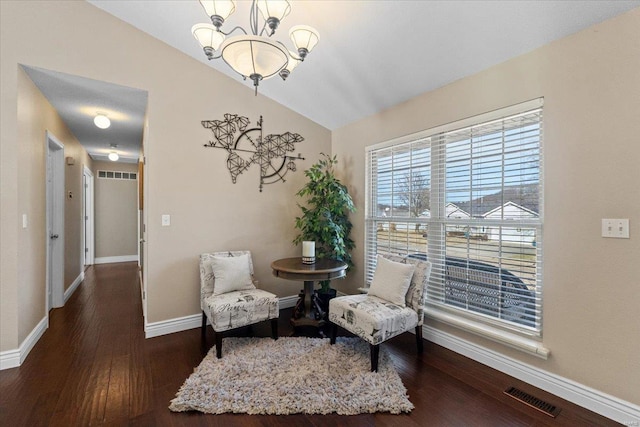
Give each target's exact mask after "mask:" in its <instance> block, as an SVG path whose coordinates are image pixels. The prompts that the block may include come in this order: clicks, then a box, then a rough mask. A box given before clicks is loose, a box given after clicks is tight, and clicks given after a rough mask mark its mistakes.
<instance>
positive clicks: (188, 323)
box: [144, 314, 202, 338]
mask: <svg viewBox="0 0 640 427" xmlns="http://www.w3.org/2000/svg"><path fill="white" fill-rule="evenodd" d="M200 326H202V314H192V315H191V316H184V317H178V318H175V319H169V320H161V321H159V322H152V323H146V324H145V325H144V336H145V338H154V337H159V336H161V335H167V334H173V333H174V332H182V331H187V330H189V329H194V328H199V327H200Z"/></svg>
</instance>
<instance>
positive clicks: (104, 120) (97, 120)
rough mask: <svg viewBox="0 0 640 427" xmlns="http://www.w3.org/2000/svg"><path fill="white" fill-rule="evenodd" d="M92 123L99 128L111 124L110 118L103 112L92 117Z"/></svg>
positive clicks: (104, 127)
mask: <svg viewBox="0 0 640 427" xmlns="http://www.w3.org/2000/svg"><path fill="white" fill-rule="evenodd" d="M93 123H94V124H95V125H96V126H97V127H99V128H100V129H106V128H108V127H109V126H111V120H109V117H107V116H105V115H104V114H98V115H96V116H95V117H94V118H93Z"/></svg>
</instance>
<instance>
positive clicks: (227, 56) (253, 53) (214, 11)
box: [191, 0, 320, 95]
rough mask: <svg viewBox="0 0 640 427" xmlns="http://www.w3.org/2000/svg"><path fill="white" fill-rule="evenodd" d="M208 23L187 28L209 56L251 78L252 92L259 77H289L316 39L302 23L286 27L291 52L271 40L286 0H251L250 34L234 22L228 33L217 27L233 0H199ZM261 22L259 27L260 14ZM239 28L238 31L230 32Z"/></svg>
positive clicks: (285, 10) (285, 9)
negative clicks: (237, 33) (291, 47)
mask: <svg viewBox="0 0 640 427" xmlns="http://www.w3.org/2000/svg"><path fill="white" fill-rule="evenodd" d="M199 1H200V4H202V7H203V8H204V10H205V12H206V13H207V15H208V16H209V17H210V18H211V24H196V25H194V26H193V28H192V29H191V32H192V33H193V36H194V37H195V38H196V40H198V42H199V43H200V45H201V46H202V48H203V50H204V53H205V55H206V56H207V58H208V59H209V60H211V59H217V58H220V57H221V58H222V59H223V60H224V62H226V63H227V65H229V66H230V67H231V68H232V69H233V70H234V71H235V72H236V73H238V74H240V75H241V76H242V77H243V78H244V79H245V80H246V79H247V78H249V79H251V80H252V81H253V86H254V87H255V93H256V95H257V94H258V85H259V84H260V81H261V80H263V79H268V78H270V77H273V76H274V75H276V74H278V75H279V76H280V77H282V79H283V80H286V79H287V77H289V74H291V72H292V71H293V69H294V68H296V67H297V66H298V64H299V63H300V62H302V61H304V59H305V57H306V56H307V54H308V53H309V52H311V50H313V48H314V47H315V45H316V44H317V43H318V40H319V39H320V36H319V35H318V32H317V31H316V30H315V29H313V28H311V27H309V26H306V25H296V26H294V27H292V28H291V30H289V37H290V38H291V41H292V42H293V45H294V46H295V49H296V52H295V53H294V52H291V51H290V50H289V49H287V47H286V46H285V45H284V44H282V43H281V42H279V41H277V40H274V39H272V38H271V36H273V35H274V33H275V32H276V29H277V28H278V25H279V24H280V22H281V21H282V20H283V19H284V18H285V17H286V16H287V15H288V14H289V12H291V5H290V4H289V2H288V1H287V0H253V2H252V3H251V12H250V16H249V24H250V27H251V28H250V29H251V34H249V33H247V31H246V30H245V29H244V28H242V27H240V26H237V27H235V28H233V29H232V30H231V31H229V32H228V33H225V32H224V31H222V30H221V27H222V24H224V21H225V19H227V18H228V17H229V16H230V15H231V14H232V13H233V12H234V11H235V9H236V4H235V1H233V0H199ZM260 14H261V15H262V17H263V19H264V22H262V28H260V19H259V18H260V16H259V15H260ZM236 30H237V31H239V32H241V33H242V34H239V35H234V36H232V33H234V32H235V31H236Z"/></svg>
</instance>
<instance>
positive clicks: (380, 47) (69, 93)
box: [28, 0, 640, 158]
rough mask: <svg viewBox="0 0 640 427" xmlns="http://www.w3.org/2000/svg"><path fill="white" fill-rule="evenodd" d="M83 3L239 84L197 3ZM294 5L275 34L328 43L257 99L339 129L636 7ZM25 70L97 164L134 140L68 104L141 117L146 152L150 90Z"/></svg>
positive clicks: (240, 8) (634, 0) (589, 0)
mask: <svg viewBox="0 0 640 427" xmlns="http://www.w3.org/2000/svg"><path fill="white" fill-rule="evenodd" d="M87 1H88V2H89V3H91V4H93V5H95V6H97V7H98V8H100V9H103V10H105V11H106V12H108V13H110V14H112V15H114V16H116V17H117V18H120V19H121V20H123V21H125V22H128V23H129V24H131V25H133V26H134V27H136V28H138V29H140V30H142V31H144V32H146V33H148V34H150V35H151V36H153V37H155V38H157V39H159V40H161V41H163V42H165V43H167V44H168V45H170V46H173V47H175V48H176V49H179V50H181V51H183V52H184V53H185V54H187V55H189V56H192V57H194V58H196V59H197V60H199V61H201V62H203V63H206V64H208V65H210V66H211V67H212V68H215V69H216V70H218V71H220V72H222V73H225V74H227V75H229V76H231V78H233V79H236V80H238V81H242V78H241V77H240V76H238V75H237V74H235V73H234V72H233V71H232V70H231V69H230V68H229V67H228V66H227V65H226V64H225V63H224V62H222V61H221V60H220V59H218V60H213V61H208V60H207V59H206V57H205V55H204V53H203V52H202V49H201V48H200V45H199V44H198V43H197V41H196V40H195V39H194V38H193V36H192V35H191V27H192V26H193V25H194V24H196V23H199V22H208V17H207V16H206V14H205V12H204V10H203V8H202V7H201V6H200V4H199V2H198V1H196V0H181V1H168V0H165V1H148V0H87ZM250 4H251V2H250V1H244V0H241V1H237V8H236V11H235V13H234V14H233V15H232V16H231V17H230V18H229V19H228V20H227V22H225V25H224V26H223V30H225V31H229V30H230V29H231V28H233V27H234V26H236V25H240V26H242V27H244V28H245V29H247V30H248V29H249V6H250ZM291 4H292V11H291V13H290V14H289V16H287V17H286V18H285V19H284V20H283V22H282V24H281V25H280V27H279V28H278V31H277V32H276V35H275V37H276V38H277V39H278V40H280V41H282V42H284V43H285V45H287V46H289V47H290V48H291V49H292V47H293V46H292V43H291V41H290V40H288V32H289V28H290V27H291V26H293V25H298V24H306V25H310V26H312V27H315V28H316V29H317V30H318V31H319V33H320V42H319V43H318V46H316V48H315V49H314V50H313V52H311V53H310V54H309V56H308V57H307V60H306V61H305V62H304V63H303V64H301V65H300V66H298V68H296V69H295V70H294V71H293V73H292V74H291V76H290V77H289V78H288V79H287V81H286V82H283V81H282V80H281V79H280V77H278V76H276V77H274V78H272V79H269V80H264V81H263V82H261V84H260V89H259V92H260V95H259V96H262V95H263V96H267V97H269V98H271V99H273V100H275V101H277V102H279V103H281V104H283V105H285V106H287V107H289V108H291V109H292V110H294V111H296V112H298V113H299V114H302V115H303V116H305V117H308V118H309V119H311V120H313V121H315V122H317V123H319V124H320V125H322V126H324V127H326V128H328V129H330V130H333V129H337V128H339V127H341V126H344V125H346V124H348V123H351V122H353V121H356V120H359V119H361V118H363V117H366V116H369V115H372V114H375V113H378V112H380V111H382V110H384V109H387V108H389V107H391V106H393V105H396V104H398V103H401V102H403V101H406V100H408V99H411V98H413V97H415V96H416V95H418V94H421V93H424V92H428V91H431V90H433V89H436V88H438V87H442V86H444V85H446V84H448V83H451V82H453V81H456V80H458V79H461V78H463V77H465V76H469V75H473V74H475V73H477V72H479V71H481V70H484V69H486V68H489V67H491V66H492V65H495V64H498V63H500V62H503V61H506V60H508V59H510V58H513V57H515V56H518V55H521V54H524V53H526V52H529V51H531V50H534V49H536V48H538V47H540V46H543V45H545V44H547V43H550V42H552V41H554V40H557V39H560V38H562V37H565V36H567V35H569V34H572V33H575V32H577V31H579V30H581V29H584V28H586V27H589V26H591V25H593V24H596V23H598V22H601V21H604V20H606V19H609V18H611V17H613V16H616V15H618V14H621V13H623V12H626V11H628V10H630V9H633V8H635V7H639V6H640V0H617V1H611V0H603V1H599V0H586V1H584V0H573V1H566V0H563V1H556V0H547V1H540V0H536V1H530V0H519V1H517V0H512V1H507V0H490V1H487V0H481V1H475V0H472V1H465V0H458V1H417V0H416V1H402V0H393V1H390V0H386V1H383V0H376V1H344V0H336V1H291ZM28 71H29V70H28ZM29 75H30V76H31V78H32V79H34V82H35V83H36V84H37V85H38V86H39V87H40V88H41V90H42V91H43V93H44V94H45V96H47V98H48V99H49V100H50V102H51V103H52V104H53V105H54V107H55V108H56V109H58V110H59V111H60V112H61V115H62V117H63V119H64V120H65V121H67V124H68V125H69V127H70V128H71V129H72V131H73V132H74V134H75V135H76V137H77V138H78V139H79V140H80V142H81V143H82V144H83V145H85V146H87V147H88V151H89V152H90V154H92V157H94V158H95V156H94V154H93V153H92V151H90V150H89V146H90V144H93V143H94V142H95V144H98V145H100V149H102V150H104V149H105V143H108V142H110V141H113V140H117V141H119V142H116V143H118V144H119V148H120V147H121V144H123V145H122V146H127V145H128V140H126V138H128V136H125V135H124V134H123V135H118V136H117V137H115V133H114V134H113V135H111V136H110V137H105V135H104V134H102V135H99V136H100V137H98V135H95V133H96V130H97V128H95V126H93V124H92V123H90V122H89V124H87V123H88V122H87V120H86V117H81V116H79V115H74V114H72V113H71V110H72V108H70V107H69V108H67V107H65V105H66V104H73V103H75V104H76V105H79V104H81V103H89V104H90V103H92V102H93V103H97V101H98V100H101V101H104V105H105V106H104V107H102V106H101V105H99V107H101V108H107V106H108V107H109V108H111V109H112V110H113V111H114V113H115V112H117V111H120V109H121V112H122V114H123V115H126V116H127V117H134V116H135V117H137V118H139V119H140V121H139V122H137V123H138V125H139V128H138V130H137V133H136V134H133V133H132V134H131V136H130V137H131V138H133V139H135V141H133V140H132V142H133V143H135V144H137V145H138V146H139V144H140V142H141V135H142V126H143V122H142V119H143V117H144V111H145V110H146V96H147V94H146V92H144V91H139V90H136V89H130V88H122V87H121V86H115V85H109V84H106V83H102V82H95V81H93V80H89V79H82V78H77V79H78V81H77V82H76V83H77V84H78V85H79V86H78V87H77V90H70V88H69V87H68V86H65V85H74V84H75V83H74V77H73V76H68V75H64V74H60V73H53V72H48V71H45V70H37V69H31V71H30V72H29ZM47 82H48V83H47ZM245 84H246V87H247V90H253V87H252V83H251V82H250V81H247V82H246V83H245ZM47 86H48V87H49V88H48V89H46V88H47ZM118 88H119V89H118ZM54 89H55V90H54ZM75 98H77V99H75ZM132 109H134V110H136V111H135V112H134V111H133V110H132ZM130 124H133V122H130ZM84 126H86V127H84ZM91 126H93V128H91ZM115 129H116V128H115V126H114V129H113V130H114V131H115ZM106 148H108V144H107V146H106ZM107 151H108V150H107ZM127 156H128V154H127ZM135 157H137V152H136V155H135Z"/></svg>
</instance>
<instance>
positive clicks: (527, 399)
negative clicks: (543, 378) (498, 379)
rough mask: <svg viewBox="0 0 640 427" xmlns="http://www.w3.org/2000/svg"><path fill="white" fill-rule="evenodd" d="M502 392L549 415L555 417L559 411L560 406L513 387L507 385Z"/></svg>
mask: <svg viewBox="0 0 640 427" xmlns="http://www.w3.org/2000/svg"><path fill="white" fill-rule="evenodd" d="M504 394H506V395H507V396H511V397H513V398H514V399H516V400H518V401H520V402H522V403H524V404H525V405H527V406H530V407H532V408H533V409H537V410H538V411H540V412H542V413H544V414H546V415H549V416H550V417H553V418H555V417H557V416H558V414H559V413H560V408H558V407H557V406H555V405H552V404H551V403H548V402H545V401H544V400H540V399H538V398H537V397H534V396H532V395H530V394H529V393H526V392H524V391H522V390H519V389H517V388H515V387H509V388H508V389H506V390H505V391H504Z"/></svg>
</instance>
